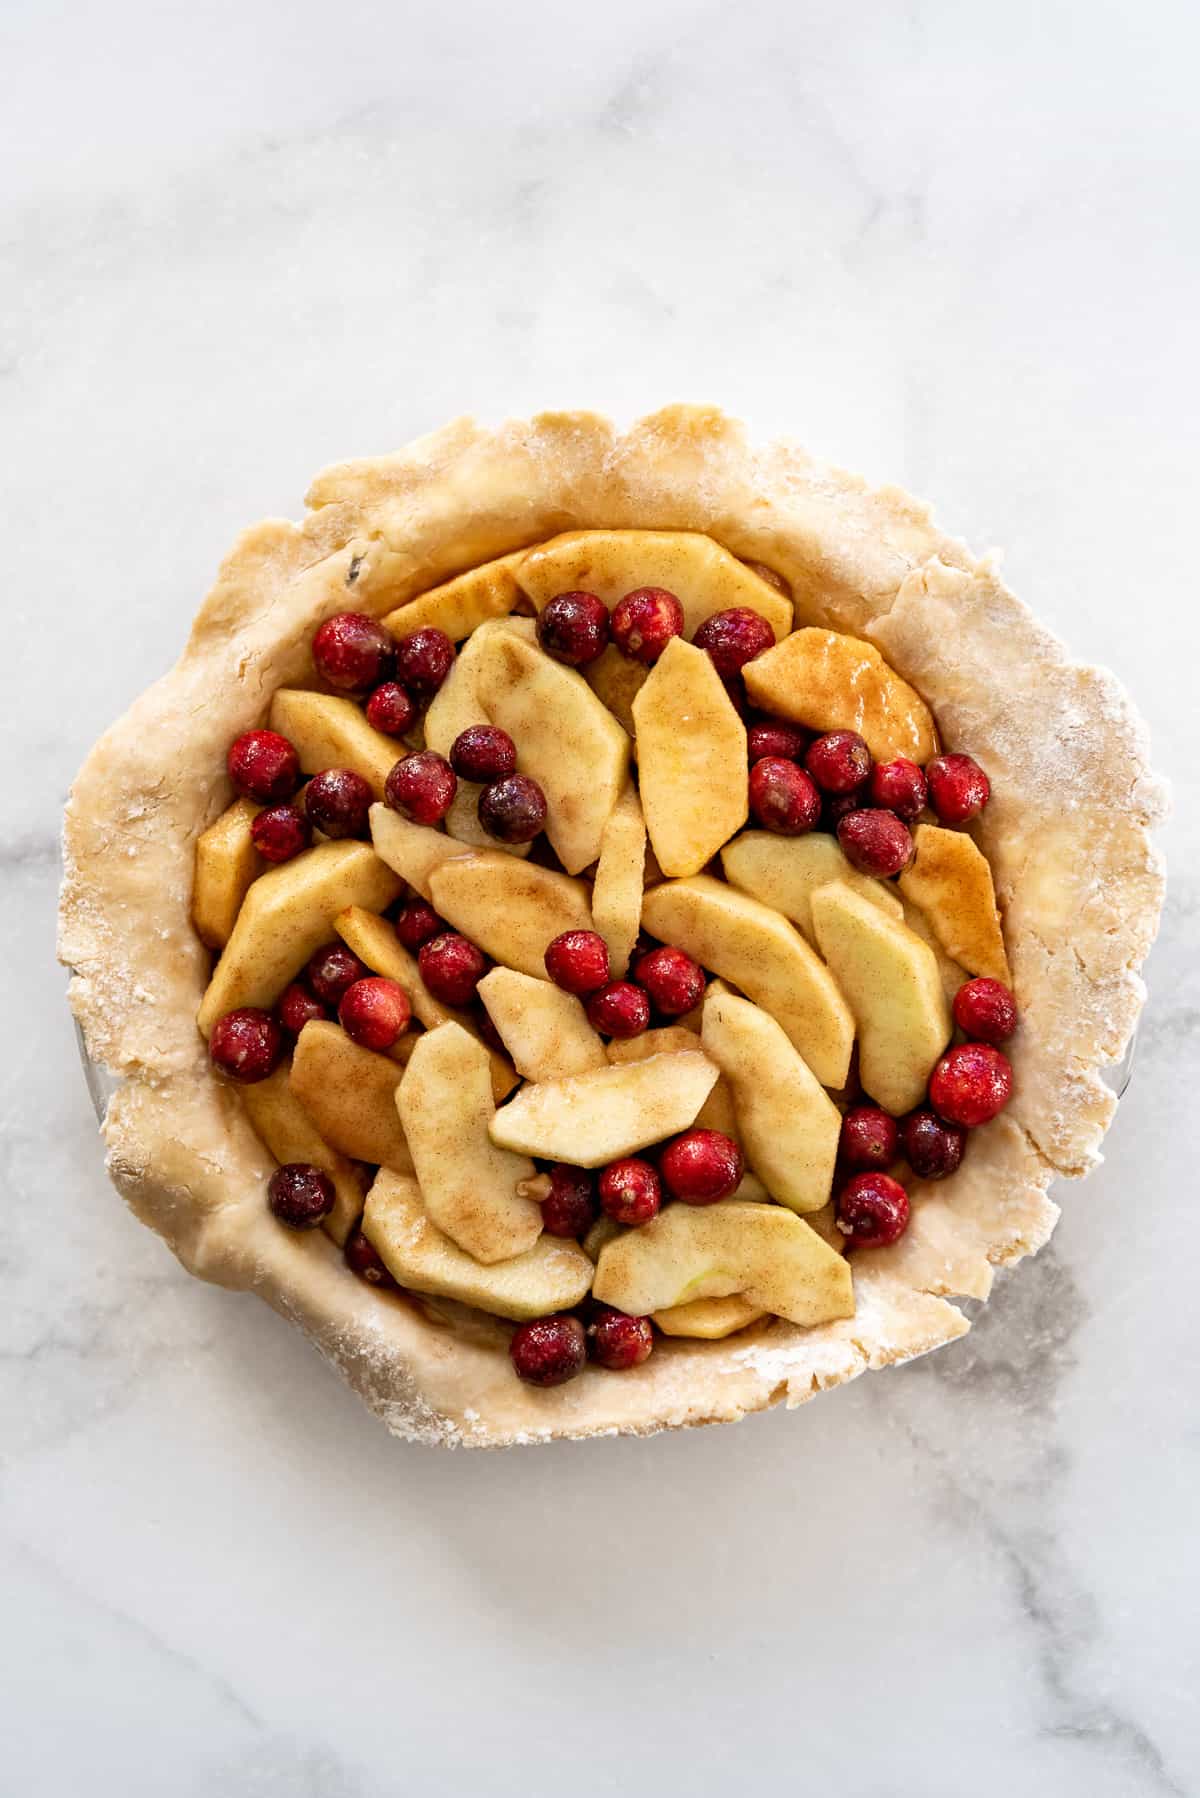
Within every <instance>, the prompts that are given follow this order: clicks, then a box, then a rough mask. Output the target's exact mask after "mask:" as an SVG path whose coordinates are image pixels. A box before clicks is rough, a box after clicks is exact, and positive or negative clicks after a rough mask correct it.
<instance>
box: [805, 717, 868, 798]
mask: <svg viewBox="0 0 1200 1798" xmlns="http://www.w3.org/2000/svg"><path fill="white" fill-rule="evenodd" d="M804 766H805V767H806V768H807V769H808V772H809V773H810V774H811V775H812V777H813V779H814V780H815V781H816V783H817V785H818V786H819V787H820V789H821V791H822V792H823V793H852V792H853V791H854V789H855V788H856V787H861V786H862V784H863V782H864V781H865V780H866V779H867V777H868V775H869V774H870V772H871V751H870V750H869V749H868V748H867V746H866V744H865V743H864V741H863V739H862V738H861V737H860V736H859V734H858V732H857V731H856V730H830V731H826V733H825V735H824V736H823V737H818V738H817V740H816V742H815V743H810V744H809V747H808V749H807V751H806V753H805V757H804Z"/></svg>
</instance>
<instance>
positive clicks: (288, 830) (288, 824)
mask: <svg viewBox="0 0 1200 1798" xmlns="http://www.w3.org/2000/svg"><path fill="white" fill-rule="evenodd" d="M250 840H251V842H252V843H253V844H254V847H255V848H256V849H257V850H258V853H259V854H260V855H261V856H262V857H263V859H264V860H265V861H269V862H290V861H291V859H292V857H293V856H294V855H299V853H300V851H301V850H302V849H307V848H308V846H309V844H310V843H311V842H312V826H311V825H310V824H309V822H308V819H307V818H306V817H305V815H304V813H303V812H302V811H301V810H300V807H299V806H298V805H271V806H268V807H267V809H266V811H263V812H258V813H256V814H255V817H254V819H253V822H252V823H251V825H250Z"/></svg>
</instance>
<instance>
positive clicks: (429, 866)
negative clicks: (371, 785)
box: [371, 804, 469, 899]
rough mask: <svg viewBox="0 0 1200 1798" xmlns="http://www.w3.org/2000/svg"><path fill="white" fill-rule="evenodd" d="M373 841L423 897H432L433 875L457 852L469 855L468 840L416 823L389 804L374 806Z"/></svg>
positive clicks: (402, 877)
mask: <svg viewBox="0 0 1200 1798" xmlns="http://www.w3.org/2000/svg"><path fill="white" fill-rule="evenodd" d="M371 842H372V843H373V844H374V847H375V853H376V855H378V857H379V858H380V860H381V861H385V862H386V863H387V865H388V867H389V868H392V869H394V871H395V872H396V873H397V874H399V876H400V878H401V879H402V880H407V882H408V884H409V886H411V887H416V889H417V891H418V893H420V895H421V897H422V899H428V898H429V892H430V888H429V877H430V875H431V874H432V873H433V870H434V869H435V868H440V867H441V865H442V863H443V862H448V861H453V859H454V857H455V856H456V855H466V854H468V853H469V852H468V849H467V846H466V844H465V843H460V842H457V841H456V840H455V838H454V837H448V836H447V835H446V834H445V832H444V831H440V830H431V829H430V827H429V825H428V824H412V823H410V822H409V820H408V819H407V818H402V817H401V816H400V814H399V812H392V811H389V810H388V808H387V806H386V805H379V804H376V805H373V806H372V807H371Z"/></svg>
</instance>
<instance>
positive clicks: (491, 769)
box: [450, 724, 517, 786]
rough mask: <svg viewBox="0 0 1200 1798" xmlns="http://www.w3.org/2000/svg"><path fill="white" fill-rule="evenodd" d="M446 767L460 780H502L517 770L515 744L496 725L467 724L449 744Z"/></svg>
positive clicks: (482, 782) (480, 782)
mask: <svg viewBox="0 0 1200 1798" xmlns="http://www.w3.org/2000/svg"><path fill="white" fill-rule="evenodd" d="M450 766H451V767H452V768H453V770H454V772H455V773H456V774H457V775H458V777H459V779H460V780H475V781H478V782H479V784H480V785H481V786H483V785H486V783H487V782H488V781H489V780H504V779H505V778H506V777H507V776H508V775H510V774H515V773H516V771H517V746H516V744H515V743H514V742H513V740H512V738H511V737H510V736H509V734H508V732H507V731H506V730H501V729H500V726H499V725H498V724H471V725H468V727H467V729H466V730H463V731H459V733H458V735H457V736H456V737H455V739H454V741H453V743H452V744H451V745H450Z"/></svg>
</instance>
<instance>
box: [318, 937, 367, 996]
mask: <svg viewBox="0 0 1200 1798" xmlns="http://www.w3.org/2000/svg"><path fill="white" fill-rule="evenodd" d="M369 972H370V970H369V969H368V968H367V967H365V966H364V964H363V963H362V962H361V961H359V959H358V957H357V955H354V954H353V953H352V952H351V951H350V950H349V949H347V947H346V945H345V943H326V944H325V946H324V947H323V948H321V949H318V950H317V952H316V954H315V955H314V956H313V957H312V959H311V960H310V962H309V964H308V967H307V968H306V969H305V978H306V979H307V981H308V984H309V986H310V987H311V988H312V990H313V992H314V993H315V994H316V995H317V998H318V999H320V1000H321V1001H322V1003H323V1004H325V1005H333V1006H338V1005H340V1004H341V1002H342V998H343V996H344V995H345V993H346V991H347V989H348V988H349V987H352V986H353V985H354V982H355V981H356V980H365V978H366V976H367V974H368V973H369Z"/></svg>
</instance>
